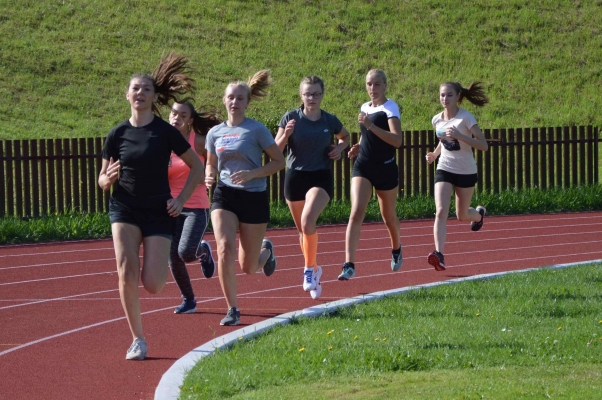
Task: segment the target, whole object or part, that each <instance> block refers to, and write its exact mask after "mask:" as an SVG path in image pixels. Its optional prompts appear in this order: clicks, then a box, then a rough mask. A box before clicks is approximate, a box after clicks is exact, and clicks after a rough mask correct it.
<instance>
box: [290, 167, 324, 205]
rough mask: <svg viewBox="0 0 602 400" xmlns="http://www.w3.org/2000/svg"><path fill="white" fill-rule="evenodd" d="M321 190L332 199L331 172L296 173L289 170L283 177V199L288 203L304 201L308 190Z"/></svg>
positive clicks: (322, 170)
mask: <svg viewBox="0 0 602 400" xmlns="http://www.w3.org/2000/svg"><path fill="white" fill-rule="evenodd" d="M314 187H318V188H322V189H324V190H325V191H326V193H327V194H328V197H330V198H331V199H332V193H333V191H334V180H333V178H332V171H331V170H329V169H321V170H318V171H297V170H291V169H289V170H288V171H286V175H285V177H284V198H285V199H287V200H288V201H301V200H305V195H306V194H307V192H308V191H309V189H311V188H314Z"/></svg>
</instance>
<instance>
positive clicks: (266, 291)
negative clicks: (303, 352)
mask: <svg viewBox="0 0 602 400" xmlns="http://www.w3.org/2000/svg"><path fill="white" fill-rule="evenodd" d="M584 254H598V252H592V253H581V254H566V255H563V256H564V257H569V256H575V255H584ZM534 259H541V257H529V258H522V259H514V260H504V261H501V262H517V261H526V260H534ZM599 262H602V259H596V260H592V261H583V262H579V263H576V264H571V265H578V264H585V263H599ZM494 263H500V261H490V262H479V263H474V264H463V265H459V266H456V267H455V268H459V267H461V266H471V265H482V264H494ZM566 265H569V264H566ZM450 268H454V267H450ZM531 269H537V268H531ZM418 271H424V270H423V269H420V270H414V271H402V272H406V273H409V272H418ZM512 272H516V271H509V272H506V273H512ZM394 274H399V272H390V273H386V274H372V275H369V276H365V277H361V276H360V277H355V278H354V279H368V278H373V277H377V276H385V275H394ZM499 274H505V273H494V274H488V275H496V276H497V275H499ZM471 278H472V279H475V278H474V277H468V278H462V279H471ZM452 281H455V279H454V280H452ZM327 282H328V283H329V282H338V281H336V280H332V281H325V282H324V283H327ZM443 282H451V281H449V280H448V281H443ZM436 284H440V282H437V283H436ZM427 285H433V284H427ZM422 286H424V285H422ZM298 287H299V285H290V286H281V287H278V288H271V289H266V290H258V291H254V292H247V293H242V294H239V295H238V296H239V297H243V296H249V295H254V294H261V293H269V292H274V291H278V290H285V289H291V288H298ZM396 290H399V289H396ZM404 290H407V288H405V289H404ZM362 297H364V296H362ZM223 298H224V297H223V296H221V297H214V298H211V299H207V300H202V301H200V302H197V304H199V303H208V302H211V301H217V300H222V299H223ZM339 301H344V300H339ZM318 307H321V306H318ZM172 309H173V306H169V307H164V308H160V309H156V310H150V311H146V312H143V313H142V315H147V314H153V313H157V312H161V311H166V310H172ZM124 319H125V316H124V317H119V318H113V319H110V320H106V321H101V322H97V323H95V324H91V325H86V326H83V327H80V328H76V329H71V330H69V331H66V332H61V333H58V334H55V335H51V336H46V337H43V338H40V339H37V340H34V341H31V342H28V343H24V344H22V345H19V346H17V347H13V348H10V349H8V350H5V351H3V352H0V357H1V356H3V355H6V354H9V353H12V352H13V351H16V350H20V349H24V348H26V347H29V346H33V345H35V344H38V343H41V342H45V341H48V340H51V339H56V338H59V337H63V336H67V335H70V334H72V333H77V332H81V331H84V330H87V329H91V328H95V327H98V326H101V325H106V324H109V323H111V322H116V321H121V320H124ZM246 329H248V328H246ZM236 332H238V331H236Z"/></svg>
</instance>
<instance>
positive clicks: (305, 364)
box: [180, 264, 602, 399]
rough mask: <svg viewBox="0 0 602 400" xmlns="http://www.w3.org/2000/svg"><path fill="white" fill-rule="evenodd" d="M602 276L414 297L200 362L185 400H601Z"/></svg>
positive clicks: (557, 277)
mask: <svg viewBox="0 0 602 400" xmlns="http://www.w3.org/2000/svg"><path fill="white" fill-rule="evenodd" d="M601 267H602V265H600V264H592V265H587V266H580V267H573V268H567V269H561V270H549V269H547V270H538V271H534V272H529V273H524V274H512V275H510V276H505V277H500V278H495V279H490V280H484V281H472V282H464V283H460V284H453V285H443V286H439V287H435V288H429V289H420V290H414V291H410V292H407V293H405V294H402V295H395V296H390V297H387V298H385V299H383V300H379V301H374V302H370V303H364V304H359V305H354V306H351V307H348V308H344V309H340V310H339V311H337V312H336V313H334V314H333V315H330V316H322V317H318V318H313V319H310V318H298V319H296V320H294V321H293V322H292V323H291V324H289V325H285V326H277V327H275V328H273V329H272V330H270V331H268V332H267V333H265V334H262V335H261V336H258V337H256V338H255V339H253V340H249V341H244V340H243V341H240V342H238V343H236V344H235V345H234V346H232V348H230V349H229V350H222V351H218V352H217V353H216V354H215V355H213V356H210V357H207V358H204V359H202V360H201V361H200V362H199V363H198V364H197V365H196V366H195V367H194V368H193V369H192V370H191V371H190V373H189V375H188V376H187V378H186V380H185V382H184V384H183V386H182V392H181V397H180V398H182V399H196V398H211V399H217V398H237V399H243V398H244V399H296V398H298V399H301V398H307V396H308V393H311V397H312V398H316V399H331V398H341V399H383V398H391V399H393V398H450V399H451V398H458V399H459V398H470V399H472V398H573V399H581V398H596V397H599V393H600V390H601V389H602V379H601V378H602V364H601V363H602V308H601V307H600V301H601V300H602V296H601V293H602V268H601Z"/></svg>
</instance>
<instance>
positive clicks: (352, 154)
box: [347, 143, 360, 159]
mask: <svg viewBox="0 0 602 400" xmlns="http://www.w3.org/2000/svg"><path fill="white" fill-rule="evenodd" d="M359 154H360V145H359V143H358V144H354V145H353V146H351V149H349V152H348V153H347V155H348V156H349V158H351V159H354V158H355V157H357V156H358V155H359Z"/></svg>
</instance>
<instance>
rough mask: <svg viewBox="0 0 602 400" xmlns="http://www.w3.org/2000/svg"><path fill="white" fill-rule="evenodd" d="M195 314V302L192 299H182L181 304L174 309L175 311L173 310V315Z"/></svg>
mask: <svg viewBox="0 0 602 400" xmlns="http://www.w3.org/2000/svg"><path fill="white" fill-rule="evenodd" d="M195 312H196V300H195V299H192V300H188V299H184V300H183V301H182V304H180V305H179V306H177V307H176V309H175V310H173V313H174V314H193V313H195Z"/></svg>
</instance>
